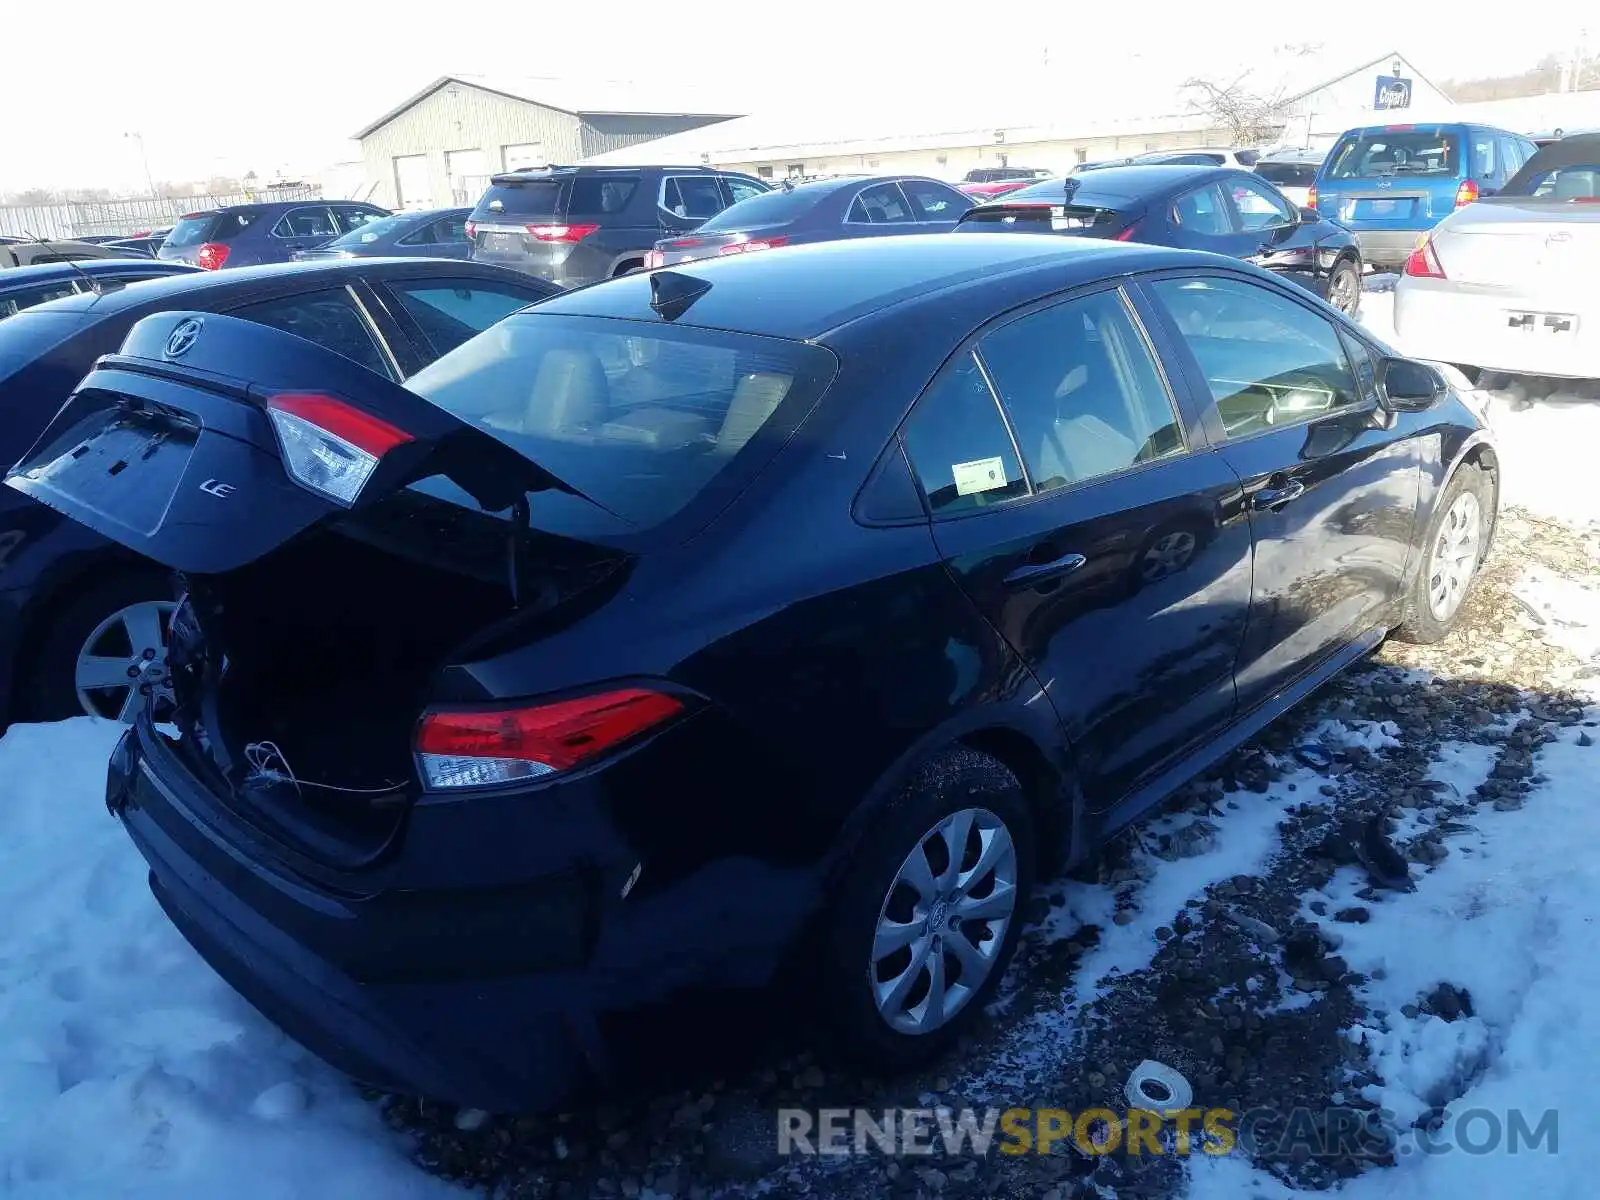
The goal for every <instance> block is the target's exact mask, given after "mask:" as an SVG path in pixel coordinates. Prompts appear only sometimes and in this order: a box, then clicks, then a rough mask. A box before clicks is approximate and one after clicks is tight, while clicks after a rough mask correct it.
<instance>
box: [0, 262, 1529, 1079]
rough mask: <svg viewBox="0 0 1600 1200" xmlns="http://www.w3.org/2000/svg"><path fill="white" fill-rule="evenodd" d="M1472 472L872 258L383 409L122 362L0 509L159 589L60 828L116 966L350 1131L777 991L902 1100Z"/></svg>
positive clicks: (292, 385)
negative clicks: (247, 1006) (1132, 826)
mask: <svg viewBox="0 0 1600 1200" xmlns="http://www.w3.org/2000/svg"><path fill="white" fill-rule="evenodd" d="M1498 475H1499V467H1498V460H1497V458H1496V455H1495V451H1494V447H1493V444H1492V442H1491V441H1490V437H1489V433H1488V432H1487V430H1486V429H1484V428H1483V427H1482V426H1481V425H1480V424H1479V422H1478V420H1477V419H1476V418H1475V417H1474V415H1473V414H1472V412H1471V411H1470V410H1469V409H1468V408H1467V407H1466V406H1465V405H1464V404H1463V403H1462V402H1461V401H1460V400H1459V399H1458V398H1457V397H1456V396H1454V395H1453V394H1451V393H1450V392H1449V390H1448V389H1447V387H1446V385H1445V383H1444V381H1443V380H1442V379H1441V378H1440V376H1439V375H1438V374H1437V373H1435V372H1434V371H1433V370H1432V369H1431V368H1428V367H1426V366H1422V365H1420V364H1417V363H1413V362H1409V361H1406V360H1403V359H1398V358H1395V357H1392V356H1391V354H1390V352H1389V351H1388V350H1387V349H1386V348H1385V347H1384V346H1382V345H1380V344H1379V343H1377V342H1375V341H1373V340H1371V339H1370V338H1369V337H1368V336H1367V335H1366V334H1364V333H1363V332H1362V331H1361V330H1360V329H1359V328H1357V327H1356V326H1354V325H1352V324H1351V323H1349V322H1348V321H1347V320H1346V319H1345V318H1343V317H1342V316H1340V315H1339V314H1338V313H1336V312H1334V311H1333V310H1332V309H1331V308H1328V307H1327V306H1325V305H1324V304H1322V303H1321V302H1320V301H1317V300H1315V299H1314V298H1312V297H1311V296H1309V295H1308V294H1306V293H1305V292H1304V291H1303V290H1301V289H1299V288H1295V287H1292V286H1290V285H1287V284H1284V283H1282V282H1281V281H1279V280H1278V279H1277V278H1275V277H1274V276H1272V275H1270V274H1267V273H1266V272H1263V271H1259V270H1257V269H1255V268H1253V267H1249V266H1246V265H1244V264H1234V263H1230V262H1228V261H1226V260H1222V259H1218V258H1216V257H1214V256H1208V255H1199V254H1192V253H1186V252H1182V251H1174V250H1166V249H1159V248H1156V247H1151V246H1140V245H1126V244H1119V243H1115V242H1096V241H1088V240H1078V239H1061V238H1050V237H1032V238H1030V237H1023V236H1017V237H1007V238H964V237H952V236H949V235H943V236H922V237H907V238H884V239H864V240H860V241H847V242H835V243H824V244H821V245H815V246H803V247H797V248H794V249H791V250H786V251H785V252H784V253H782V254H771V255H749V256H735V257H732V258H728V259H720V260H716V261H708V262H704V263H696V264H692V265H691V266H690V267H688V268H685V269H683V270H678V271H674V270H660V271H656V272H653V273H650V274H648V275H634V276H629V277H626V278H622V279H618V280H615V281H611V282H607V283H602V284H599V285H596V286H594V287H591V288H586V289H583V290H581V291H577V292H573V293H570V294H566V295H561V296H557V297H555V298H554V299H552V300H549V301H547V302H545V303H544V304H542V305H540V306H538V307H536V308H533V309H530V310H527V311H526V312H523V313H520V314H517V315H514V316H512V317H509V318H508V319H506V320H505V321H502V322H500V323H499V324H498V325H496V326H494V327H493V328H491V329H489V330H488V331H486V332H485V333H483V334H481V335H479V336H478V337H476V338H474V339H473V340H471V341H470V342H468V343H466V344H465V345H463V346H461V347H460V348H459V349H457V350H455V351H454V352H452V353H450V354H447V355H445V356H444V357H443V358H441V359H440V360H439V361H438V362H436V363H434V364H433V365H432V366H431V367H428V368H427V369H425V370H423V371H421V372H420V373H418V374H417V375H415V376H413V377H412V378H410V379H409V380H407V381H406V383H405V384H404V385H403V386H402V385H401V384H399V383H395V382H391V381H389V380H385V379H383V378H381V377H379V376H378V375H376V374H375V373H373V372H371V371H366V370H364V369H362V368H360V367H358V366H357V365H356V364H354V363H351V362H349V361H348V360H346V359H342V358H340V357H339V356H337V355H335V354H332V353H329V352H328V351H326V350H325V349H322V348H320V347H317V346H314V345H312V344H310V343H309V342H303V341H300V340H299V339H297V338H294V337H292V336H289V335H286V334H284V333H282V332H279V331H275V330H270V329H265V328H262V327H260V326H257V325H252V324H249V323H246V322H243V321H239V320H237V319H234V318H230V317H227V316H220V315H209V314H208V315H198V314H193V315H184V314H179V313H168V314H163V315H160V316H155V317H151V318H148V319H147V320H145V321H143V322H141V323H140V324H139V325H138V326H137V327H136V328H135V329H134V330H133V331H132V333H131V334H130V336H129V339H128V341H127V343H126V344H125V345H124V346H123V348H122V350H121V352H120V354H118V355H115V356H111V357H108V358H105V359H102V360H101V362H100V363H99V365H98V366H97V368H96V369H95V370H94V372H93V373H92V374H90V375H89V376H88V377H87V378H86V379H85V380H84V381H83V384H82V385H81V387H80V388H79V389H78V391H77V392H76V394H75V396H74V397H73V399H72V400H71V401H70V402H69V403H68V404H67V405H66V406H65V408H64V409H63V410H62V412H61V413H60V414H59V415H58V416H57V418H56V420H55V421H54V422H53V423H52V425H51V427H50V429H49V430H48V431H47V432H46V434H45V435H44V437H43V438H42V440H41V441H40V443H39V444H38V446H36V447H35V448H34V450H33V451H32V452H31V453H30V454H29V455H28V456H27V458H26V459H25V460H24V461H23V462H22V463H20V464H19V465H18V466H17V467H16V468H15V469H14V470H13V472H12V473H11V474H10V476H9V477H8V482H9V483H10V485H11V486H12V487H14V488H17V489H18V490H20V491H23V492H25V493H26V494H28V495H30V496H34V497H36V498H38V499H40V500H42V501H44V502H45V503H46V504H49V505H52V506H54V507H56V508H59V509H60V510H61V511H62V512H64V513H67V514H68V515H70V516H72V517H75V518H76V519H78V520H80V521H83V522H84V523H86V524H89V525H92V526H94V527H95V528H96V529H98V530H100V531H101V532H102V533H104V534H105V535H106V536H108V537H111V538H115V539H118V540H119V541H122V542H123V543H125V544H126V545H127V546H129V547H130V548H132V549H135V550H137V551H138V552H140V553H141V554H145V555H148V556H149V557H151V558H154V559H157V560H159V561H161V562H164V563H167V564H169V565H170V566H171V567H173V568H175V569H176V571H177V572H179V573H180V575H181V579H182V584H183V595H184V599H183V600H182V603H181V605H180V607H179V609H178V612H177V613H176V615H175V616H174V618H173V634H172V673H173V692H174V695H175V699H176V710H175V713H174V715H173V722H174V724H175V725H176V727H177V728H176V730H175V731H173V730H170V729H164V728H162V727H159V726H158V725H157V724H156V723H154V722H153V721H152V720H151V719H150V717H149V716H148V715H146V716H144V717H142V718H141V719H140V720H139V721H138V722H136V724H135V725H134V726H133V727H132V728H131V729H130V730H129V732H128V734H127V735H126V736H125V737H124V738H123V740H122V742H121V744H120V746H119V747H118V749H117V751H116V753H115V755H114V757H113V760H112V763H111V766H110V770H109V775H108V780H107V796H106V798H107V802H108V804H109V806H110V808H111V810H112V811H113V812H114V813H117V814H119V815H120V817H121V819H122V821H123V822H124V824H125V826H126V828H127V830H128V832H129V833H130V834H131V835H132V837H133V839H134V841H135V842H136V843H137V845H138V847H139V849H140V851H141V852H142V853H143V854H144V855H145V857H146V858H147V859H148V860H149V863H150V868H151V882H152V886H153V888H154V890H155V893H156V895H157V896H158V897H159V899H160V901H161V903H162V905H163V906H164V907H165V908H166V911H167V912H168V913H169V914H170V915H171V917H172V919H173V921H174V922H175V923H176V924H177V925H178V926H179V928H180V929H181V930H182V931H183V932H184V934H185V935H186V936H187V937H188V938H189V939H190V940H191V941H192V942H193V943H194V945H195V946H196V947H197V948H198V949H199V951H200V952H201V953H202V954H203V955H204V956H205V957H206V958H207V959H208V960H209V961H210V962H211V963H212V964H213V965H214V966H215V967H216V969H217V970H218V971H219V972H220V973H221V974H222V975H223V976H224V977H226V978H227V979H229V980H230V981H231V982H232V983H233V984H234V986H235V987H237V988H238V990H239V991H241V992H242V993H243V994H244V995H245V996H247V997H248V998H250V999H251V1000H252V1001H253V1002H255V1003H256V1004H257V1005H258V1006H259V1007H260V1008H261V1009H262V1010H263V1011H264V1012H265V1013H267V1014H268V1015H269V1016H271V1017H272V1018H273V1019H275V1020H276V1021H278V1022H279V1023H280V1024H281V1025H282V1026H283V1027H284V1028H285V1029H287V1030H288V1031H290V1032H291V1033H292V1034H294V1035H295V1036H296V1037H298V1038H300V1039H302V1040H303V1041H304V1042H305V1043H306V1044H307V1045H309V1046H311V1047H314V1048H315V1049H316V1050H318V1051H319V1052H321V1053H322V1054H323V1055H325V1056H326V1057H327V1058H328V1059H330V1060H331V1061H333V1062H335V1063H337V1064H340V1065H342V1066H343V1067H345V1068H346V1069H347V1070H349V1071H350V1072H351V1073H352V1074H354V1075H356V1076H357V1077H359V1078H362V1079H365V1080H367V1081H370V1082H372V1083H375V1084H377V1085H380V1086H383V1087H387V1088H390V1089H400V1090H408V1091H416V1092H422V1093H428V1094H432V1095H436V1096H439V1097H442V1098H445V1099H448V1100H452V1101H456V1102H459V1103H465V1104H472V1105H476V1106H480V1107H484V1108H489V1109H502V1110H503V1109H521V1108H527V1107H533V1106H540V1105H548V1104H552V1103H556V1102H558V1101H559V1100H561V1099H562V1098H563V1097H565V1096H567V1095H568V1094H569V1093H570V1091H571V1090H572V1089H573V1088H574V1087H576V1086H581V1085H582V1084H583V1083H585V1082H586V1081H588V1082H592V1081H594V1080H596V1079H597V1078H604V1077H605V1076H606V1074H607V1073H608V1071H609V1070H610V1069H611V1068H612V1067H613V1066H614V1065H615V1060H614V1057H613V1056H612V1055H611V1053H610V1051H609V1050H608V1047H609V1046H611V1045H613V1044H614V1043H613V1042H611V1041H610V1040H609V1039H608V1036H607V1034H606V1033H605V1030H606V1029H607V1028H608V1025H609V1024H611V1018H614V1017H616V1016H617V1015H618V1014H628V1013H632V1012H637V1011H639V1010H641V1009H644V1008H653V1007H654V1006H655V1004H656V1002H657V1001H661V1000H664V999H666V998H669V997H681V996H682V995H683V994H685V993H690V992H692V993H694V994H703V992H702V989H707V988H709V989H711V990H713V991H719V990H722V989H731V988H759V987H762V986H763V985H766V984H768V983H769V982H770V981H772V980H774V979H775V978H777V977H779V973H780V972H781V971H782V970H783V969H785V968H786V967H787V968H797V969H799V970H801V971H803V973H804V974H803V978H805V979H806V981H807V991H808V992H809V993H810V994H813V995H814V998H815V1000H816V1002H817V1004H816V1008H817V1016H818V1020H819V1021H820V1022H821V1023H822V1026H821V1027H822V1028H823V1029H824V1030H826V1033H825V1035H824V1036H825V1038H826V1044H827V1045H828V1046H829V1047H830V1048H833V1049H836V1050H842V1051H845V1052H848V1053H850V1054H853V1055H854V1056H856V1057H858V1058H861V1059H864V1060H866V1061H867V1062H869V1063H872V1064H874V1065H876V1066H877V1067H879V1068H887V1069H894V1068H899V1067H906V1066H909V1065H911V1064H915V1063H918V1062H921V1061H924V1060H926V1059H928V1058H929V1057H930V1056H932V1055H935V1054H937V1053H938V1052H939V1051H940V1050H942V1049H943V1048H944V1047H946V1046H947V1045H948V1044H949V1043H950V1041H951V1040H952V1039H953V1038H954V1037H956V1036H958V1035H959V1033H960V1031H961V1030H962V1028H963V1026H964V1025H965V1024H966V1023H967V1022H968V1021H969V1020H971V1018H972V1017H973V1016H974V1015H975V1014H976V1013H977V1012H978V1010H979V1009H980V1008H981V1007H982V1005H983V1003H984V1001H985V999H986V998H987V997H988V996H989V995H990V994H992V992H993V989H994V988H995V986H996V983H997V982H998V980H999V978H1000V976H1001V973H1002V971H1003V969H1004V967H1005V964H1006V962H1007V960H1008V959H1009V957H1010V956H1011V954H1012V951H1013V948H1014V947H1015V944H1016V941H1017V937H1018V933H1019V931H1020V927H1021V924H1022V922H1023V920H1024V914H1025V913H1026V911H1027V901H1028V897H1029V893H1030V889H1031V888H1032V887H1033V884H1034V880H1035V879H1037V878H1039V877H1040V874H1041V873H1042V872H1046V871H1053V870H1055V869H1057V868H1058V867H1059V866H1061V865H1062V864H1063V863H1069V862H1071V861H1073V860H1075V859H1076V858H1078V857H1080V856H1082V855H1083V854H1085V853H1086V852H1087V851H1088V850H1089V849H1090V848H1091V847H1093V846H1094V845H1095V843H1096V842H1097V841H1098V840H1099V839H1101V838H1103V837H1104V836H1106V834H1107V833H1108V832H1109V831H1111V830H1114V829H1116V828H1117V827H1119V826H1121V825H1123V824H1125V823H1127V822H1129V821H1131V820H1133V819H1134V818H1135V817H1137V816H1138V815H1139V814H1140V813H1142V812H1143V811H1145V810H1146V809H1148V808H1149V807H1150V806H1151V805H1152V804H1154V803H1156V802H1157V801H1159V800H1160V799H1161V797H1162V796H1163V795H1165V794H1166V793H1167V792H1169V791H1170V790H1171V789H1172V788H1173V787H1174V786H1176V785H1177V784H1178V783H1179V782H1181V781H1182V780H1184V779H1185V778H1187V777H1189V776H1191V775H1193V774H1194V773H1195V772H1197V771H1199V770H1201V769H1202V768H1204V767H1205V766H1206V765H1207V764H1209V763H1211V762H1213V761H1214V760H1216V759H1217V758H1218V757H1219V756H1220V755H1222V754H1224V753H1225V752H1227V751H1228V750H1229V749H1230V748H1231V747H1233V746H1235V745H1237V744H1238V743H1239V742H1240V741H1241V740H1243V739H1245V738H1247V737H1249V736H1250V735H1251V734H1252V733H1254V732H1255V731H1257V730H1259V729H1260V728H1261V727H1262V726H1263V725H1265V724H1266V723H1267V722H1269V721H1271V720H1272V719H1273V718H1274V717H1276V716H1278V715H1279V714H1280V713H1282V712H1283V711H1284V710H1285V709H1287V708H1288V707H1289V706H1290V705H1292V704H1294V703H1296V702H1297V701H1298V700H1300V699H1301V698H1302V697H1304V696H1305V695H1307V694H1308V693H1309V692H1310V691H1311V690H1312V689H1314V688H1316V687H1317V686H1318V685H1319V684H1321V683H1323V682H1324V681H1326V680H1327V679H1328V678H1329V677H1330V676H1331V675H1333V674H1334V673H1335V672H1337V671H1339V670H1341V669H1343V668H1345V667H1348V666H1349V665H1351V664H1352V663H1354V662H1355V661H1356V660H1357V659H1359V658H1360V657H1361V656H1363V655H1364V654H1366V653H1367V652H1368V651H1370V650H1372V649H1373V648H1374V647H1375V646H1376V645H1377V644H1378V643H1379V642H1380V641H1381V640H1382V639H1383V638H1384V636H1385V635H1386V634H1388V633H1389V632H1390V631H1391V630H1393V629H1397V628H1398V629H1399V630H1400V631H1401V632H1402V633H1403V634H1404V635H1405V636H1408V637H1411V638H1415V639H1420V640H1424V641H1426V640H1430V639H1434V638H1438V637H1441V636H1443V634H1444V633H1445V632H1446V630H1448V629H1449V627H1450V625H1451V622H1452V621H1453V620H1454V619H1455V617H1456V614H1457V612H1458V611H1459V607H1460V605H1461V602H1462V598H1463V595H1464V594H1465V592H1466V590H1467V588H1468V587H1469V586H1470V584H1471V582H1472V579H1473V577H1474V573H1475V571H1476V569H1477V566H1478V563H1479V561H1480V560H1481V558H1482V556H1483V554H1484V552H1485V550H1486V549H1487V547H1488V545H1489V542H1490V538H1491V535H1492V533H1493V530H1494V524H1495V515H1496V511H1497V510H1496V497H1497V490H1496V489H1497V480H1498Z"/></svg>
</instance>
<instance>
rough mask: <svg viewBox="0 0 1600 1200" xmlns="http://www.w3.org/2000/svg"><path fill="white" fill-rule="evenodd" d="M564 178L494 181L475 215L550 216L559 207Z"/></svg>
mask: <svg viewBox="0 0 1600 1200" xmlns="http://www.w3.org/2000/svg"><path fill="white" fill-rule="evenodd" d="M567 183H568V180H566V179H561V178H557V179H550V178H542V179H527V180H518V181H516V182H512V183H505V182H501V183H496V184H494V185H493V186H491V187H490V188H489V190H488V191H487V192H485V193H484V194H483V198H482V199H481V200H479V201H478V207H477V210H476V211H477V214H478V215H479V216H480V217H484V218H487V219H489V220H493V219H494V218H495V217H500V216H505V217H553V216H556V215H557V214H558V212H559V211H560V208H561V201H562V198H563V196H562V193H564V192H565V191H566V188H567Z"/></svg>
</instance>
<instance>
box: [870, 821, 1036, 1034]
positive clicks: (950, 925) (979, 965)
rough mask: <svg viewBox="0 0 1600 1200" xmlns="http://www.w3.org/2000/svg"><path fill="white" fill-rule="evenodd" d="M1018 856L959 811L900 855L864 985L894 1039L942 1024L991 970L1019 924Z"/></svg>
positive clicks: (996, 825) (996, 832)
mask: <svg viewBox="0 0 1600 1200" xmlns="http://www.w3.org/2000/svg"><path fill="white" fill-rule="evenodd" d="M1016 902H1017V849H1016V845H1015V843H1014V842H1013V840H1012V837H1011V831H1010V830H1009V829H1007V828H1006V824H1005V822H1004V821H1002V820H1001V819H1000V818H999V817H997V816H996V815H995V814H994V813H992V812H990V811H989V810H988V809H984V808H964V809H962V810H960V811H959V812H955V813H952V814H951V815H950V816H948V817H946V818H945V819H944V820H942V821H940V822H939V824H938V825H936V826H934V827H933V828H932V829H930V830H928V832H927V833H926V834H924V835H923V837H922V839H921V840H920V841H919V842H918V843H917V845H916V846H915V847H914V848H913V849H912V851H911V853H910V854H908V855H906V859H905V862H903V863H902V864H901V865H900V870H899V871H898V872H897V873H896V875H895V878H894V882H893V883H892V884H891V885H890V886H889V891H888V894H887V895H886V896H885V897H884V900H883V905H882V907H881V909H880V910H879V913H878V924H877V928H876V930H875V931H874V936H873V942H872V953H871V956H870V960H869V962H868V965H867V980H868V984H869V985H870V986H871V988H872V995H873V1000H874V1002H875V1003H876V1005H877V1008H878V1014H879V1015H880V1016H881V1017H882V1018H883V1019H884V1021H885V1022H887V1023H888V1025H889V1027H890V1028H891V1029H894V1030H895V1031H896V1032H899V1033H907V1034H925V1033H932V1032H933V1031H934V1030H937V1029H940V1028H942V1027H943V1026H945V1025H947V1024H948V1023H949V1022H950V1020H951V1019H952V1018H953V1017H955V1015H956V1014H957V1013H959V1012H960V1011H961V1010H962V1009H963V1008H964V1007H965V1006H966V1005H967V1003H968V1002H969V1001H970V1000H971V999H972V997H973V995H974V994H976V993H977V991H978V990H979V989H980V988H981V987H982V986H983V984H984V982H985V981H986V980H987V979H988V978H989V976H990V975H991V974H992V973H993V971H994V966H995V963H996V962H997V961H998V959H999V956H1000V950H1001V947H1002V946H1004V944H1005V940H1006V932H1007V930H1008V929H1009V928H1010V926H1011V922H1012V920H1013V919H1014V917H1015V915H1016V911H1015V910H1016Z"/></svg>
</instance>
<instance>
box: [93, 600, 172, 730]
mask: <svg viewBox="0 0 1600 1200" xmlns="http://www.w3.org/2000/svg"><path fill="white" fill-rule="evenodd" d="M177 607H178V606H177V605H176V604H175V603H173V602H172V601H170V600H145V601H141V602H140V603H138V604H130V605H128V606H127V607H126V608H119V609H118V610H117V611H116V612H114V613H112V614H111V615H110V616H108V617H107V618H106V619H105V620H103V621H101V622H100V624H98V625H96V626H95V627H94V630H93V632H91V633H90V634H89V636H88V637H87V638H85V639H84V642H83V646H82V647H81V648H80V649H79V651H78V660H77V663H76V664H75V667H74V672H73V683H74V685H75V686H76V688H77V692H78V703H79V705H81V706H82V708H83V711H84V712H86V713H87V714H89V715H90V716H91V717H106V718H109V719H111V720H114V721H123V722H128V721H132V720H133V719H134V717H135V716H137V715H138V712H139V708H140V706H141V705H142V704H143V703H144V699H145V695H146V694H147V693H154V694H155V695H157V696H160V695H163V694H165V693H166V692H167V691H168V680H167V641H168V638H169V636H170V634H171V628H172V614H173V613H174V612H175V611H176V610H177Z"/></svg>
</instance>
